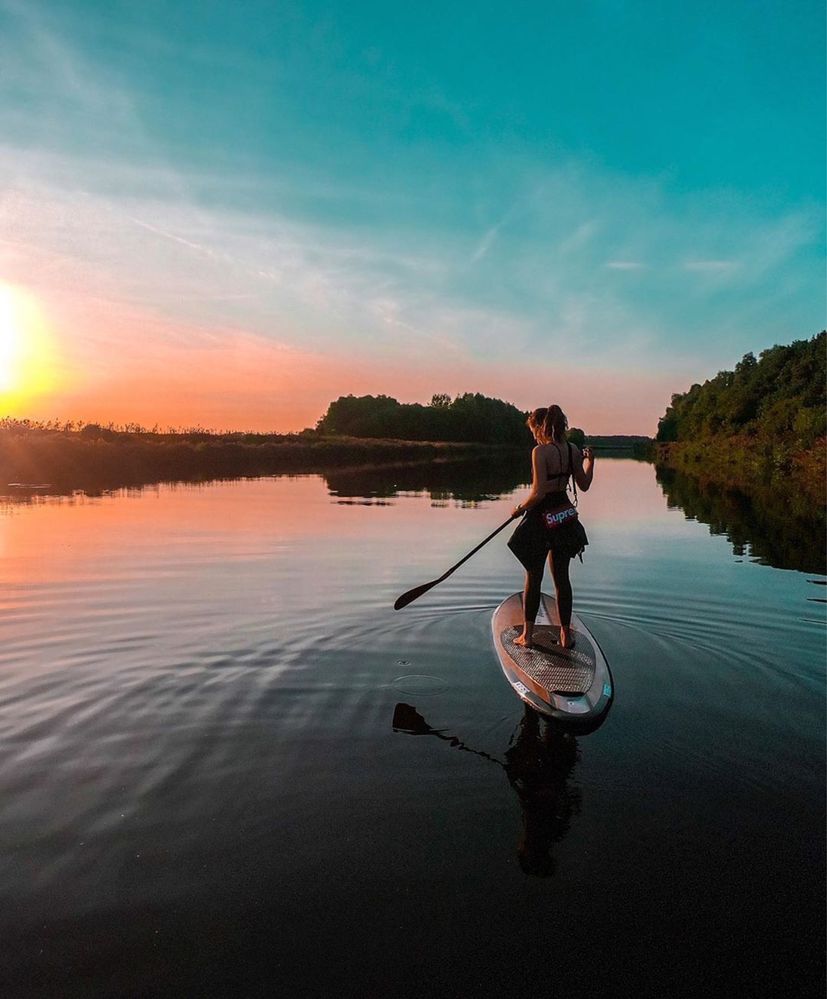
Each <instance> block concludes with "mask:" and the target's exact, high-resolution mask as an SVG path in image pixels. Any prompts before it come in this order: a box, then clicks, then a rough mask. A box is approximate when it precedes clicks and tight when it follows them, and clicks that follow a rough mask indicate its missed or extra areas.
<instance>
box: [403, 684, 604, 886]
mask: <svg viewBox="0 0 827 999" xmlns="http://www.w3.org/2000/svg"><path fill="white" fill-rule="evenodd" d="M599 724H602V719H601V722H600V723H598V726H596V727H599ZM393 728H394V731H395V732H407V733H408V734H409V735H433V736H435V737H436V738H437V739H442V741H443V742H447V743H448V744H449V745H450V746H452V747H453V748H454V749H459V750H461V751H462V752H464V753H473V755H474V756H481V757H482V758H483V759H484V760H489V761H490V762H491V763H496V764H497V766H498V767H502V768H503V770H505V773H506V776H507V777H508V782H509V784H511V786H512V787H513V788H514V791H515V793H516V795H517V797H518V798H519V801H520V807H521V808H522V812H523V831H522V835H521V836H520V842H519V845H518V847H517V856H518V857H519V860H520V867H521V868H522V870H523V871H524V872H525V873H526V874H533V875H535V876H536V877H541V878H542V877H548V876H549V875H551V874H553V873H554V860H553V859H552V856H551V847H552V844H553V843H559V842H560V840H561V839H563V837H564V836H566V834H567V833H568V831H569V823H570V820H571V816H572V815H579V814H580V790H579V788H573V787H569V785H568V780H569V777H570V776H571V772H572V770H573V769H574V766H575V764H576V763H577V760H578V751H577V740H576V739H575V737H574V736H573V735H572V734H571V732H568V731H566V730H565V729H563V728H561V727H560V726H559V725H556V724H555V723H554V722H552V721H547V720H544V719H541V717H540V715H538V714H537V712H536V711H534V710H533V709H532V708H530V707H528V705H526V706H525V713H524V715H523V717H522V718H521V719H520V724H519V726H518V728H517V733H516V737H512V739H511V745H510V747H509V749H508V750H507V752H506V754H505V762H503V761H502V760H498V759H497V758H496V757H494V756H492V755H491V754H490V753H485V752H483V751H482V750H480V749H473V748H472V747H471V746H466V744H465V743H464V742H462V740H461V739H458V738H457V737H456V736H455V735H447V734H446V733H444V732H441V731H439V730H438V729H433V728H431V726H430V725H429V724H428V723H427V722H426V721H425V719H424V718H423V717H422V715H421V714H420V713H419V712H418V711H417V710H416V708H415V707H413V705H411V704H397V705H396V707H395V708H394V712H393Z"/></svg>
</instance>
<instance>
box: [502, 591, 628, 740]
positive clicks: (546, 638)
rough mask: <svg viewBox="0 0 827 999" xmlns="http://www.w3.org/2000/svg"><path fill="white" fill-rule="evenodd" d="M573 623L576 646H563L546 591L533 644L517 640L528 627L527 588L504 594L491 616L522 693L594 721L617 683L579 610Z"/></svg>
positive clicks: (562, 714) (507, 667)
mask: <svg viewBox="0 0 827 999" xmlns="http://www.w3.org/2000/svg"><path fill="white" fill-rule="evenodd" d="M571 625H572V630H573V632H574V637H575V640H576V641H575V647H574V648H573V649H564V648H562V647H561V646H560V644H559V638H560V623H559V618H558V617H557V608H556V607H555V604H554V600H553V598H552V597H550V596H548V595H547V594H546V593H544V594H543V595H542V598H541V600H540V611H539V613H538V615H537V621H536V623H535V626H534V648H533V649H523V648H522V647H521V646H519V645H515V644H514V639H515V638H516V637H517V636H518V635H520V634H522V630H523V595H522V593H514V594H512V595H511V596H510V597H508V599H507V600H503V602H502V603H501V604H500V606H499V607H498V608H497V609H496V610H495V611H494V616H493V617H492V619H491V629H492V631H493V637H494V648H495V649H496V650H497V656H498V657H499V660H500V665H501V666H502V670H503V673H505V676H506V679H507V680H508V682H509V683H510V684H511V686H512V687H513V688H514V690H515V691H516V692H517V694H518V695H519V697H521V698H522V700H524V701H525V702H526V704H530V705H531V707H532V708H534V709H535V710H536V711H539V712H540V713H541V714H544V715H548V716H550V717H552V718H557V719H560V720H561V721H580V722H592V721H594V720H595V719H597V718H599V717H600V716H601V715H603V714H604V713H605V712H606V711H607V710H608V707H609V704H610V703H611V700H612V697H613V694H614V683H613V681H612V674H611V671H610V669H609V664H608V663H607V662H606V657H605V656H604V655H603V652H602V650H601V648H600V646H599V645H598V644H597V641H596V639H595V638H594V636H593V635H591V634H590V633H589V631H588V630H587V628H586V626H585V625H584V624H583V622H582V621H581V620H580V618H578V617H577V615H576V614H573V615H572V619H571Z"/></svg>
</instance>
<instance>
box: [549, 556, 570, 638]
mask: <svg viewBox="0 0 827 999" xmlns="http://www.w3.org/2000/svg"><path fill="white" fill-rule="evenodd" d="M548 564H549V568H550V569H551V577H552V579H553V580H554V594H555V596H556V598H557V614H558V616H559V618H560V644H561V645H562V646H563V648H564V649H569V648H571V646H572V645H574V640H573V638H572V635H571V605H572V592H571V580H570V579H569V566H570V565H571V559H570V558H569V557H568V555H561V554H560V553H559V552H558V553H557V555H555V554H554V552H549V553H548Z"/></svg>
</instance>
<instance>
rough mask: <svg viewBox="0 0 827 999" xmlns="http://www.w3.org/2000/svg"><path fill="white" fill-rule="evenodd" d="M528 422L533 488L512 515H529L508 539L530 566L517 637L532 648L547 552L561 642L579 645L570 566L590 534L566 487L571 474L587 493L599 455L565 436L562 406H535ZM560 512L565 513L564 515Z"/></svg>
mask: <svg viewBox="0 0 827 999" xmlns="http://www.w3.org/2000/svg"><path fill="white" fill-rule="evenodd" d="M526 422H527V424H528V428H529V430H531V432H532V433H533V434H534V440H535V441H537V446H536V447H535V448H534V450H533V451H532V452H531V473H532V476H531V492H530V493H529V495H528V497H527V498H526V499H525V500H523V502H522V503H520V504H518V505H517V506H515V507H514V510H513V511H512V516H513V517H519V516H520V515H521V514H523V513H526V516H525V517H524V518H523V520H522V522H521V523H520V524H519V526H518V527H517V529H516V531H514V534H513V535H512V536H511V539H510V540H509V542H508V547H509V548H510V549H511V550H512V552H514V554H515V555H516V556H517V558H518V559H519V560H520V561H521V562H522V563H523V565H524V566H525V570H526V577H525V593H524V596H523V617H524V623H523V633H522V635H520V636H518V637H517V638H516V639H514V642H515V644H516V645H522V646H523V647H525V648H527V649H530V648H531V647H532V636H533V632H534V621H535V619H536V617H537V611H538V610H539V609H540V586H541V585H542V582H543V569H544V565H545V560H546V554H548V563H549V567H550V569H551V576H552V579H553V580H554V590H555V594H556V597H557V613H558V615H559V617H560V645H561V646H562V647H563V648H564V649H570V648H572V647H573V646H574V636H573V635H572V632H571V604H572V593H571V581H570V579H569V565H570V563H571V560H572V559H573V558H574V556H575V555H580V554H581V553H582V551H583V549H584V548H585V547H586V545H587V544H588V543H589V539H588V538H587V537H586V532H585V530H584V529H583V525H582V524H581V523H580V520H579V518H578V517H577V516H575V515H574V514H571V512H570V509H569V508H570V507H571V503H570V501H569V499H568V496H567V495H566V486H567V484H568V480H569V476H571V477H572V478H573V479H574V482H575V483H576V486H579V487H580V488H581V489H582V490H583V492H586V491H587V490H588V488H589V487H590V486H591V484H592V478H593V476H594V456H593V455H592V452H591V449H590V448H583V454H582V455H581V454H580V450H579V449H578V448H577V447H575V446H574V445H573V444H570V443H569V442H568V441H567V440H566V430H567V429H568V425H569V424H568V420H567V419H566V415H565V413H564V412H563V411H562V410H561V409H560V407H559V406H549V407H548V409H535V410H534V412H533V413H531V415H530V416H529V418H528V420H527V421H526ZM576 495H577V489H576V487H575V496H576ZM560 511H565V512H563V513H562V515H561V512H560ZM547 513H550V514H551V515H552V516H551V519H552V522H554V521H555V520H556V521H557V522H558V523H559V526H552V527H551V528H549V527H548V526H546V521H545V518H544V514H547ZM555 515H556V516H555Z"/></svg>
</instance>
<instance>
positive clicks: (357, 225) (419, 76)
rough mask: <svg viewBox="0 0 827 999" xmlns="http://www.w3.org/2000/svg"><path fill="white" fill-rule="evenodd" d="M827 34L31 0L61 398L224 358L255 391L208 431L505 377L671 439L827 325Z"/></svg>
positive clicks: (680, 10) (464, 13) (338, 7)
mask: <svg viewBox="0 0 827 999" xmlns="http://www.w3.org/2000/svg"><path fill="white" fill-rule="evenodd" d="M824 37H825V24H824V12H823V5H822V4H821V3H820V2H819V3H816V2H810V0H799V2H795V3H781V2H760V0H758V2H757V0H752V2H746V0H743V2H741V0H728V2H727V0H719V2H716V3H711V2H705V0H696V2H693V3H692V4H686V3H677V2H668V0H667V2H660V3H653V2H647V3H643V2H639V3H635V2H626V3H622V2H618V0H583V2H580V3H577V2H568V3H558V2H546V3H515V4H511V5H509V6H507V7H504V6H503V5H502V4H493V3H482V2H476V3H470V2H461V3H455V4H448V5H445V4H444V3H439V4H438V3H420V4H417V5H413V6H411V7H410V8H407V9H406V8H403V7H402V5H389V4H379V3H372V2H371V3H368V2H360V0H353V2H350V3H344V2H342V3H279V2H276V3H258V2H256V3H252V2H238V3H229V2H224V3H211V2H203V0H201V2H198V3H190V2H184V0H180V2H175V3H171V2H169V0H167V2H163V3H159V2H142V3H134V2H131V3H120V2H108V3H107V4H100V3H78V2H71V0H65V2H62V3H38V2H36V0H35V2H29V0H26V2H25V3H24V2H19V0H13V2H9V0H0V59H1V60H2V73H3V88H2V96H0V136H2V138H0V177H1V178H2V192H3V193H2V194H0V225H2V232H0V240H2V242H0V268H1V269H0V277H2V279H4V280H5V281H6V282H8V283H9V284H10V285H12V286H15V287H18V286H19V287H24V288H25V289H26V290H27V291H28V292H29V293H31V294H32V295H33V296H35V298H37V299H38V300H39V301H41V302H43V303H44V308H46V310H47V312H48V314H49V316H50V317H51V322H52V324H53V326H54V328H55V331H56V337H57V339H58V341H59V343H60V344H61V347H62V356H63V364H64V366H65V368H66V370H67V372H71V370H73V369H77V370H80V369H84V370H85V372H86V378H85V381H84V383H83V386H82V387H80V383H79V384H78V387H77V389H76V390H73V391H69V390H68V389H67V390H66V392H65V394H64V395H63V396H62V397H60V396H58V397H56V398H54V399H52V400H41V402H40V403H39V404H38V405H40V406H41V407H43V406H45V407H47V408H48V406H52V408H54V406H58V405H60V406H64V407H65V406H73V407H75V409H76V410H82V411H83V412H79V413H78V414H77V415H83V416H85V417H87V418H90V417H91V416H93V415H94V416H95V417H97V416H98V415H101V414H99V413H97V412H95V413H92V412H91V410H93V409H94V407H95V405H96V404H97V405H104V400H107V399H109V398H111V396H112V394H113V392H114V387H116V386H121V387H122V389H123V391H121V392H120V393H119V398H120V402H121V410H119V412H118V415H119V417H120V418H130V413H131V411H130V410H129V406H128V401H129V392H128V391H126V388H125V387H126V386H127V385H128V384H130V383H129V380H128V378H127V373H128V372H130V371H131V372H133V373H134V372H144V373H145V374H146V376H147V377H150V374H149V373H150V372H153V371H154V375H152V377H154V378H155V379H156V382H157V381H158V379H160V382H159V384H160V383H162V382H163V379H164V378H165V377H166V378H168V380H169V391H170V392H173V391H176V392H180V391H182V390H185V389H186V384H185V382H184V381H183V376H182V374H181V364H180V363H178V361H175V358H176V356H177V355H175V351H176V350H178V349H180V350H181V351H191V352H192V357H193V358H195V359H196V360H195V361H193V371H194V372H195V371H197V370H201V365H202V364H206V363H209V357H210V354H209V350H211V349H217V347H216V345H217V344H220V343H225V344H226V345H227V346H228V349H230V350H231V351H236V352H238V351H240V352H241V353H242V354H244V356H245V357H247V358H248V359H249V357H251V356H255V357H256V358H260V360H259V361H256V362H255V363H254V364H253V367H255V368H256V372H255V375H256V376H255V377H253V376H251V375H250V373H249V365H247V367H245V364H244V363H241V364H239V365H238V366H236V367H233V366H232V365H231V366H230V368H229V369H228V370H227V377H226V392H225V393H224V395H223V398H219V396H220V395H221V394H222V393H221V389H220V386H216V385H213V384H212V383H210V387H209V393H212V395H208V389H207V388H206V387H203V386H201V388H198V389H196V387H195V385H193V386H192V392H191V395H192V415H191V417H187V418H188V419H191V421H192V422H199V421H201V422H206V423H210V422H215V421H216V420H219V421H221V422H222V423H223V424H225V425H230V424H232V425H238V426H253V425H258V426H260V425H275V426H278V427H280V428H284V429H289V428H291V427H296V426H303V425H306V424H308V423H312V422H313V420H314V419H315V417H316V416H317V415H318V413H319V412H320V410H321V409H323V408H324V405H325V404H326V402H327V401H328V399H329V398H330V397H332V396H335V395H338V394H341V393H346V392H348V391H357V392H358V391H377V392H378V391H385V392H388V393H389V394H393V395H396V396H397V397H398V398H400V399H404V400H405V401H409V400H413V399H427V398H429V396H430V394H431V392H437V391H447V392H458V391H474V390H479V391H484V392H486V393H487V394H493V395H498V396H500V397H503V398H507V399H509V400H510V401H513V402H515V403H517V404H518V405H520V406H523V407H526V408H528V407H531V406H534V405H542V404H546V403H548V402H549V401H551V400H552V399H556V398H559V399H561V400H562V401H563V403H564V406H565V408H568V409H569V410H570V411H571V412H572V415H573V419H574V422H577V423H580V424H583V425H586V426H587V428H588V429H591V430H593V431H594V432H612V431H615V432H643V433H646V432H652V431H653V430H654V423H655V422H656V420H657V417H658V415H660V413H662V411H663V409H664V407H665V405H666V403H667V402H668V399H669V396H670V394H671V393H672V392H673V391H679V390H683V389H685V388H686V387H687V386H688V385H689V384H690V383H691V382H693V381H701V380H703V379H704V378H706V377H710V376H711V375H713V374H714V373H715V372H716V371H717V370H718V369H719V368H722V367H729V366H732V365H733V364H734V363H735V362H736V361H737V360H738V359H739V358H740V356H741V355H742V354H743V353H744V352H746V351H747V350H755V351H759V350H761V349H763V348H765V347H767V346H770V345H771V344H773V343H779V342H789V341H790V340H793V339H797V338H802V337H809V336H811V335H813V334H814V333H816V332H817V331H818V330H819V329H821V328H822V327H823V325H824V304H825V295H824V290H825V289H824V213H825V190H824V183H825V181H824V176H825V154H824V149H825V85H824V78H825V55H824V48H825V46H824ZM205 351H206V353H205ZM216 356H217V355H216ZM182 357H183V355H182ZM159 358H163V359H172V360H173V361H174V363H172V364H167V363H166V360H165V361H164V364H163V365H162V367H163V368H164V369H165V371H160V372H159V370H158V369H159V365H158V359H159ZM180 360H181V358H179V361H180ZM182 363H185V362H182ZM285 363H289V364H290V365H292V369H293V371H294V372H295V378H294V380H296V379H298V380H302V379H303V380H304V392H303V393H299V392H298V391H297V390H296V389H295V387H293V388H291V389H289V390H288V389H287V388H286V387H285V385H284V377H283V372H282V373H281V374H279V372H276V371H275V370H274V372H273V379H272V384H273V386H274V387H273V388H272V389H268V387H267V379H266V378H264V377H263V375H264V374H265V373H266V370H267V365H268V364H273V365H276V366H278V365H282V366H284V365H285ZM173 371H174V373H175V374H174V377H173V373H172V372H173ZM90 372H91V374H90ZM130 391H134V392H135V406H134V412H135V418H142V415H141V413H140V405H139V398H140V395H141V393H140V389H139V386H138V383H137V382H134V384H132V387H131V389H130ZM124 392H126V394H124ZM96 393H97V397H96ZM199 393H200V394H199ZM96 398H97V399H98V402H97V403H96V401H95V400H96ZM299 400H302V401H301V402H300V401H299ZM245 406H246V407H247V408H246V410H245ZM302 406H304V408H302ZM268 407H269V408H268ZM245 413H246V414H247V418H246V419H245ZM268 414H270V415H269V416H268ZM67 415H68V414H67ZM73 415H74V414H73ZM104 415H105V414H104ZM268 419H269V423H268Z"/></svg>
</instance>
